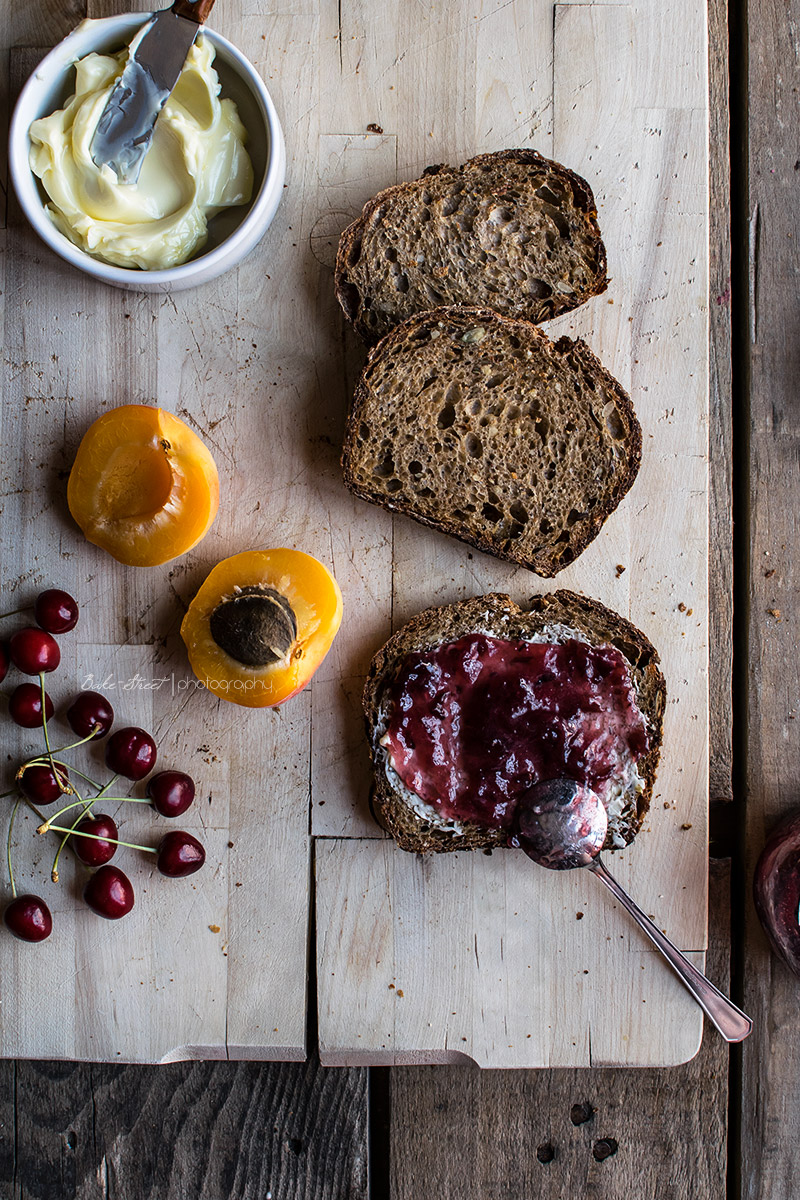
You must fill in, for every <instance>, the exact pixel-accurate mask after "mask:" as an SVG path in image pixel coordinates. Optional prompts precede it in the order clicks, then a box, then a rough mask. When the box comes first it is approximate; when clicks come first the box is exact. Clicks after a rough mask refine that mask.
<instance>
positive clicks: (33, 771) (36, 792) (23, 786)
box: [19, 763, 69, 804]
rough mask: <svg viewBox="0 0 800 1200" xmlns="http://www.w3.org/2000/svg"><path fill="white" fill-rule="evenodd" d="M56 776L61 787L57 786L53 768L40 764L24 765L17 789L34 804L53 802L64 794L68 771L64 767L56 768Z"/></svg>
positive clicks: (67, 781)
mask: <svg viewBox="0 0 800 1200" xmlns="http://www.w3.org/2000/svg"><path fill="white" fill-rule="evenodd" d="M58 778H59V779H60V780H61V782H62V784H63V785H64V786H63V787H59V785H58V779H56V776H55V773H54V772H53V768H52V767H50V766H45V765H44V764H43V763H42V764H36V765H34V766H32V767H26V768H25V771H24V774H23V775H22V777H21V778H20V781H19V790H20V791H21V792H22V794H23V796H27V797H28V799H29V800H32V801H33V803H34V804H54V803H55V801H56V800H60V799H61V797H62V796H63V795H64V791H65V789H66V786H67V784H68V783H69V773H68V771H67V768H66V767H59V768H58Z"/></svg>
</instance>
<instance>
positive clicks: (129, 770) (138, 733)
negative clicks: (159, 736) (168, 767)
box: [106, 725, 158, 779]
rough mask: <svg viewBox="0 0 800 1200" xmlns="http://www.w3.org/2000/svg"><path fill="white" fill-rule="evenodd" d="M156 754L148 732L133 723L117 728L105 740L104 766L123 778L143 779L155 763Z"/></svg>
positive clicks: (154, 745)
mask: <svg viewBox="0 0 800 1200" xmlns="http://www.w3.org/2000/svg"><path fill="white" fill-rule="evenodd" d="M157 756H158V751H157V750H156V744H155V742H154V741H153V739H152V738H151V737H150V734H149V733H145V731H144V729H138V728H137V727H136V726H135V725H130V726H128V727H126V728H125V729H118V730H117V732H116V733H112V735H111V737H110V738H109V739H108V741H107V742H106V766H107V767H108V769H109V770H110V771H113V772H114V774H115V775H122V776H124V778H125V779H144V777H145V775H149V774H150V772H151V771H152V769H153V767H154V766H155V765H156V758H157Z"/></svg>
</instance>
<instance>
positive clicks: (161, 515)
mask: <svg viewBox="0 0 800 1200" xmlns="http://www.w3.org/2000/svg"><path fill="white" fill-rule="evenodd" d="M67 502H68V504H69V511H70V512H71V513H72V516H73V517H74V519H75V520H76V521H77V523H78V525H80V527H81V529H82V530H83V533H84V535H85V537H86V538H87V540H88V541H90V542H93V543H94V545H95V546H100V547H101V548H102V549H103V550H107V551H108V553H109V554H111V555H113V557H114V558H116V559H117V560H118V562H121V563H125V564H126V565H127V566H131V567H155V566H158V565H159V564H160V563H164V562H169V561H170V559H173V558H177V557H178V556H179V555H180V554H185V553H186V551H187V550H191V548H192V547H193V546H196V545H197V543H198V542H199V541H200V540H201V538H203V537H205V535H206V534H207V533H208V531H209V529H210V528H211V525H212V523H213V521H214V518H215V516H216V515H217V509H218V508H219V475H218V474H217V466H216V463H215V462H214V459H213V458H212V457H211V454H210V452H209V450H208V448H207V447H206V446H205V445H204V443H203V442H202V441H201V440H200V438H199V437H198V436H197V434H196V433H194V432H193V431H192V430H191V429H190V428H189V426H188V425H187V424H186V422H185V421H182V420H181V419H180V418H179V417H176V416H173V414H172V413H169V412H165V411H164V409H163V408H153V407H150V406H149V405H146V404H123V405H121V406H120V407H119V408H113V409H111V410H110V411H109V412H107V413H104V414H103V415H102V417H98V419H97V420H96V421H95V422H94V424H93V425H91V426H90V427H89V429H88V430H87V431H86V433H85V435H84V437H83V440H82V442H81V444H80V446H79V447H78V453H77V455H76V457H75V462H74V464H73V467H72V471H71V473H70V477H69V484H68V485H67Z"/></svg>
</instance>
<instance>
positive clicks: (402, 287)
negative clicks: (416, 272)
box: [394, 272, 408, 292]
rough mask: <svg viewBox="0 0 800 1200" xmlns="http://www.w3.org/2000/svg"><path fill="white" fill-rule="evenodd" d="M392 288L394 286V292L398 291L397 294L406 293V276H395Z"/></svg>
mask: <svg viewBox="0 0 800 1200" xmlns="http://www.w3.org/2000/svg"><path fill="white" fill-rule="evenodd" d="M394 286H395V289H396V291H398V292H407V291H408V276H407V275H403V274H402V272H401V273H400V274H399V275H395V277H394Z"/></svg>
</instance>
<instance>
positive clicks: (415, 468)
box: [408, 458, 422, 475]
mask: <svg viewBox="0 0 800 1200" xmlns="http://www.w3.org/2000/svg"><path fill="white" fill-rule="evenodd" d="M408 473H409V475H421V474H422V463H421V462H419V461H418V459H416V458H412V460H411V462H410V463H409V464H408Z"/></svg>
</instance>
